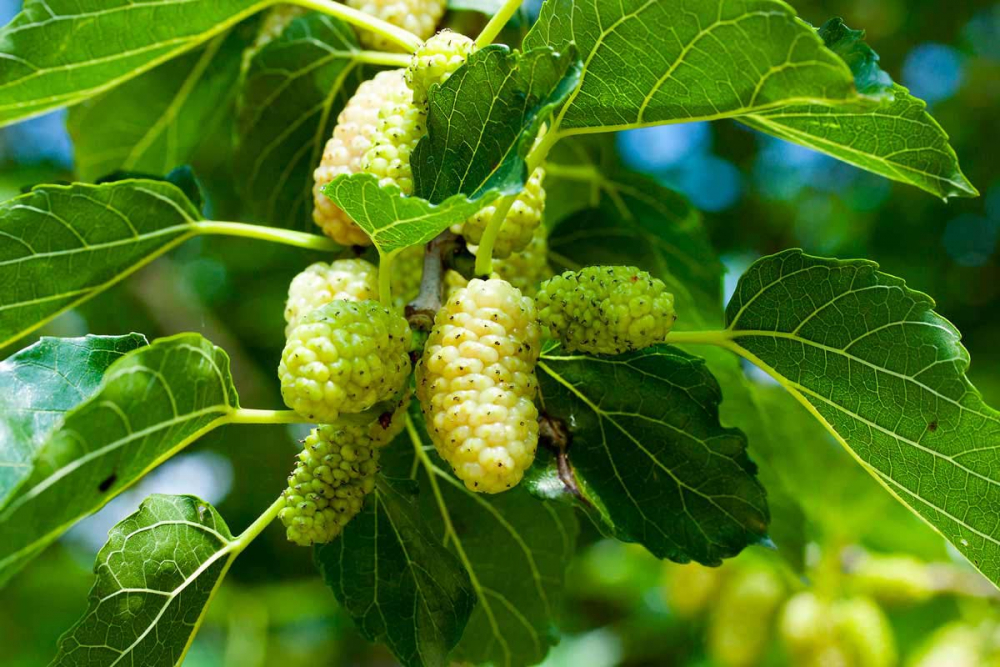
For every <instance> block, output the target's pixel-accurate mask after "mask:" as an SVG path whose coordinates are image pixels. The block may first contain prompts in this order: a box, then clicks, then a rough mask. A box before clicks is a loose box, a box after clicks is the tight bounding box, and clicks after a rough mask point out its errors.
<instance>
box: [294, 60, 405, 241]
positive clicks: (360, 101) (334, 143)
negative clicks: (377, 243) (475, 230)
mask: <svg viewBox="0 0 1000 667" xmlns="http://www.w3.org/2000/svg"><path fill="white" fill-rule="evenodd" d="M407 95H409V88H407V87H406V82H405V81H404V80H403V70H401V69H397V70H389V71H385V72H379V73H378V74H376V75H375V77H374V78H372V79H370V80H368V81H365V82H364V83H362V84H361V85H360V86H358V89H357V91H356V92H355V93H354V96H353V97H351V99H350V100H349V101H348V102H347V105H346V106H345V107H344V109H343V111H341V112H340V116H339V117H338V118H337V125H336V127H334V129H333V136H332V137H331V138H330V140H329V141H327V143H326V147H325V148H324V150H323V159H322V161H321V162H320V165H319V167H317V169H316V171H315V172H314V173H313V179H314V181H315V184H314V186H313V202H314V207H313V220H314V221H315V222H316V224H317V225H319V226H320V228H322V230H323V232H324V233H325V234H326V235H327V236H329V237H330V238H332V239H333V240H334V241H336V242H337V243H340V244H342V245H369V244H371V239H369V238H368V235H367V234H366V233H365V232H364V231H363V230H362V229H361V228H360V227H358V226H357V225H356V224H355V223H354V221H353V220H351V219H350V218H349V217H347V214H346V213H344V212H343V211H342V210H340V208H339V207H338V206H337V205H336V204H334V203H333V202H332V201H331V200H330V199H329V198H328V197H327V196H326V195H325V194H323V188H324V187H326V185H327V184H328V183H330V181H332V180H333V179H334V178H336V177H337V176H340V175H341V174H355V173H358V172H360V171H362V161H363V160H364V158H365V154H366V153H367V152H368V149H369V148H371V146H372V139H373V137H374V136H375V135H376V131H377V130H379V129H380V127H381V120H380V114H379V111H380V109H382V107H383V106H385V105H387V104H391V103H393V102H394V101H395V100H398V99H401V98H402V99H405V97H406V96H407ZM381 136H382V135H381V134H380V135H379V137H381Z"/></svg>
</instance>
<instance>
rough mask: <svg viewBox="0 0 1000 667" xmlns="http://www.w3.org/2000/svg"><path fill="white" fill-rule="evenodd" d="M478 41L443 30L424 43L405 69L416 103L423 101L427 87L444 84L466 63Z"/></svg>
mask: <svg viewBox="0 0 1000 667" xmlns="http://www.w3.org/2000/svg"><path fill="white" fill-rule="evenodd" d="M475 50H476V43H475V42H474V41H473V40H472V39H470V38H469V37H466V36H465V35H462V34H460V33H457V32H452V31H451V30H442V31H441V32H439V33H438V34H436V35H434V36H433V37H431V38H430V39H428V40H427V41H426V42H424V43H423V45H421V47H420V48H419V49H417V51H416V52H415V53H414V54H413V58H412V59H411V60H410V66H409V67H407V69H406V83H407V85H408V86H410V89H411V90H413V103H414V104H417V105H424V104H426V102H427V91H429V90H430V88H431V86H432V85H434V84H442V83H444V82H445V81H447V80H448V77H450V76H451V75H452V74H454V73H455V70H457V69H458V68H459V67H461V66H462V65H464V64H465V61H466V60H468V58H469V55H471V54H472V52H473V51H475Z"/></svg>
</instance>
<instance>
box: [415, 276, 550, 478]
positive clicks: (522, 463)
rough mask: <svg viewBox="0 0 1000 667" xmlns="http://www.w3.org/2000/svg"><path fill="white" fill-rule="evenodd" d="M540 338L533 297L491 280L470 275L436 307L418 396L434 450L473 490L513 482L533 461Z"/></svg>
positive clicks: (421, 365) (420, 367) (421, 366)
mask: <svg viewBox="0 0 1000 667" xmlns="http://www.w3.org/2000/svg"><path fill="white" fill-rule="evenodd" d="M539 339H540V332H539V327H538V324H537V321H536V318H535V307H534V303H533V302H532V300H531V299H530V298H528V297H525V296H523V295H522V294H521V292H519V291H518V290H517V289H516V288H514V287H512V286H511V285H510V284H509V283H507V282H506V281H503V280H499V279H496V278H494V279H491V280H486V281H483V280H472V281H471V282H469V284H468V286H467V287H465V288H463V289H460V290H458V292H457V293H455V294H454V295H453V296H452V297H451V298H449V299H448V302H447V303H446V304H445V305H444V307H442V309H441V310H440V311H438V314H437V317H436V318H435V323H434V328H433V329H432V330H431V333H430V336H429V337H428V339H427V345H426V347H425V349H424V355H423V358H422V360H421V361H420V363H419V365H418V366H417V396H418V397H419V398H420V405H421V407H422V408H423V411H424V416H425V418H426V422H427V428H428V431H429V432H430V435H431V440H432V441H433V442H434V445H435V446H436V447H437V450H438V453H440V454H441V456H442V457H443V458H444V459H445V460H446V461H447V462H448V463H449V464H450V465H451V466H452V468H453V469H454V471H455V474H456V475H457V476H458V478H459V479H461V480H462V481H463V482H465V485H466V486H467V487H468V488H469V489H472V490H473V491H480V492H484V493H499V492H501V491H505V490H507V489H509V488H511V487H513V486H514V485H516V484H517V483H518V482H519V481H520V480H521V477H522V476H523V474H524V471H525V470H526V469H527V468H528V466H530V465H531V462H532V460H534V457H535V450H536V448H537V445H538V422H537V417H538V410H537V408H536V407H535V404H534V397H535V392H536V390H537V380H536V378H535V363H536V362H537V360H538V353H539Z"/></svg>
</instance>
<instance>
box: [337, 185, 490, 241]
mask: <svg viewBox="0 0 1000 667" xmlns="http://www.w3.org/2000/svg"><path fill="white" fill-rule="evenodd" d="M323 193H324V194H325V195H326V196H327V197H329V198H330V199H332V200H333V201H334V203H336V204H337V206H339V207H340V208H341V209H343V211H344V212H345V213H347V215H348V216H350V218H351V219H352V220H354V222H356V223H357V224H358V226H359V227H361V229H363V230H365V232H367V234H368V236H370V237H371V239H372V243H374V244H375V247H377V248H378V250H379V252H381V253H384V254H388V253H391V252H393V251H396V250H402V249H403V248H408V247H409V246H411V245H416V244H418V243H427V242H428V241H430V240H431V239H433V238H434V237H435V236H437V235H438V234H440V233H441V232H443V231H444V230H445V229H448V227H450V226H451V225H453V224H455V223H458V222H463V221H465V220H467V219H468V218H469V217H471V216H472V215H473V214H475V213H476V211H478V210H479V209H481V208H482V207H483V206H486V205H487V204H489V203H490V202H491V201H493V200H494V199H496V198H497V196H499V194H500V193H499V192H497V191H490V192H487V193H486V194H484V195H483V196H482V197H480V198H479V199H476V200H470V199H467V198H466V197H465V196H464V195H455V196H453V197H450V198H449V199H447V200H445V201H443V202H441V203H440V204H432V203H430V202H429V201H427V200H426V199H421V198H420V197H404V196H403V194H402V193H401V192H400V190H399V188H398V187H396V186H394V185H387V186H385V187H382V186H380V185H379V182H378V177H376V176H374V175H372V174H363V173H362V174H350V175H343V176H337V177H336V178H335V179H333V181H332V182H330V184H328V185H327V186H326V187H325V188H324V189H323Z"/></svg>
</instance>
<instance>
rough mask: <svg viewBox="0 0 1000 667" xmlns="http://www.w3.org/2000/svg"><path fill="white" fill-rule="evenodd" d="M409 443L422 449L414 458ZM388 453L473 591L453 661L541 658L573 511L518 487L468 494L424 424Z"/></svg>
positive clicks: (558, 595) (507, 665)
mask: <svg viewBox="0 0 1000 667" xmlns="http://www.w3.org/2000/svg"><path fill="white" fill-rule="evenodd" d="M414 411H415V413H417V412H419V408H416V407H415V408H414ZM416 421H417V420H414V422H416ZM414 439H415V440H414ZM407 445H412V446H411V447H409V448H408V447H407ZM414 447H420V448H421V449H420V454H419V456H416V458H415V452H416V450H415V449H414ZM386 454H387V457H384V458H383V463H384V466H385V468H386V469H388V470H391V471H392V472H393V474H396V473H398V474H400V475H404V476H406V475H412V476H413V478H414V479H415V480H416V481H417V482H418V483H419V485H420V493H419V495H418V496H417V498H418V501H419V505H420V513H421V515H422V516H423V517H424V519H425V520H426V521H428V522H429V523H430V524H431V525H432V527H433V529H434V531H435V534H436V536H437V538H438V540H439V541H440V542H441V543H442V544H444V545H446V546H447V547H448V549H449V550H450V551H451V552H452V553H454V554H455V555H456V556H457V557H458V559H459V560H460V561H461V563H462V564H463V565H464V567H465V568H466V570H467V571H468V573H469V577H470V580H471V582H472V587H473V590H474V591H475V595H476V598H477V605H476V608H475V610H474V611H473V613H472V617H471V618H470V619H469V623H468V626H467V627H466V629H465V633H464V635H463V636H462V641H461V642H460V643H459V644H458V646H457V647H456V649H455V650H454V652H453V654H452V656H451V658H452V659H453V660H457V661H467V662H471V663H473V664H487V663H488V664H492V665H496V666H497V667H517V666H519V665H532V664H535V663H538V662H540V661H541V660H542V659H543V658H544V657H545V655H546V654H547V652H548V649H549V647H550V646H552V645H553V644H555V642H556V641H558V634H557V632H556V630H555V628H556V620H557V614H558V613H559V609H560V603H561V599H562V592H563V584H564V576H565V571H566V568H567V566H568V565H569V562H570V559H571V558H572V556H573V553H574V552H575V549H576V535H577V531H578V527H577V524H576V518H575V516H574V514H573V510H572V508H571V507H570V506H569V505H566V504H564V503H558V502H543V501H539V500H538V499H536V498H533V497H532V496H531V494H530V493H528V490H527V488H526V487H525V486H524V485H523V484H522V485H521V486H519V487H517V488H514V489H511V490H510V491H506V492H504V493H500V494H497V495H486V494H481V493H473V492H471V491H469V490H468V489H466V488H465V485H464V484H462V482H460V481H458V480H457V479H456V478H455V477H454V475H452V474H451V472H448V471H447V470H446V468H447V466H446V465H445V464H444V463H443V462H442V461H441V460H440V459H439V458H438V457H437V455H436V454H435V453H434V449H433V447H432V446H431V445H430V444H429V441H428V440H427V434H426V432H424V430H423V428H422V427H420V433H419V435H418V433H417V431H416V429H414V431H413V432H412V434H411V441H410V442H409V443H406V442H404V441H403V440H400V441H399V442H397V443H395V445H394V446H393V447H391V448H390V449H389V450H387V452H386ZM390 457H391V458H390Z"/></svg>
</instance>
